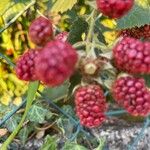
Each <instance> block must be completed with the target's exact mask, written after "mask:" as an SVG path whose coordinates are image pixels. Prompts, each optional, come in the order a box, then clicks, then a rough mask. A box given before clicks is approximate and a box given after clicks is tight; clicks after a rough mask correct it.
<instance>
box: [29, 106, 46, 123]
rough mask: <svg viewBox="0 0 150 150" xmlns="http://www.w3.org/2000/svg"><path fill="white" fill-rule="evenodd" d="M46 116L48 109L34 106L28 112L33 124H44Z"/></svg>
mask: <svg viewBox="0 0 150 150" xmlns="http://www.w3.org/2000/svg"><path fill="white" fill-rule="evenodd" d="M46 114H47V110H46V109H44V108H42V107H40V106H37V105H33V106H32V107H31V110H30V111H29V112H28V116H27V117H28V119H29V120H30V121H32V122H36V123H43V122H44V121H45V117H46Z"/></svg>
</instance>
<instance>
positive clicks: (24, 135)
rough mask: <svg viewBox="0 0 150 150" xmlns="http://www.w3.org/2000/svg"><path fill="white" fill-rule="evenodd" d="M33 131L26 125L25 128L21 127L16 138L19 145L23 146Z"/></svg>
mask: <svg viewBox="0 0 150 150" xmlns="http://www.w3.org/2000/svg"><path fill="white" fill-rule="evenodd" d="M32 131H33V127H32V126H31V125H30V126H29V125H28V126H27V125H26V126H25V127H23V128H22V129H21V130H20V132H19V134H18V136H19V138H20V141H21V143H22V144H23V145H24V144H25V143H26V141H27V139H28V136H29V134H30V133H31V132H32Z"/></svg>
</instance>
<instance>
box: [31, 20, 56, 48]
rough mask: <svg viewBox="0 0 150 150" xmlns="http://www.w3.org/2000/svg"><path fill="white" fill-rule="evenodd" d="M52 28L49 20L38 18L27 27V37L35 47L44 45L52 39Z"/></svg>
mask: <svg viewBox="0 0 150 150" xmlns="http://www.w3.org/2000/svg"><path fill="white" fill-rule="evenodd" d="M52 36H53V27H52V23H51V21H50V20H48V19H46V18H44V17H39V18H37V19H35V20H34V21H33V22H32V23H31V25H30V27H29V37H30V39H31V41H32V42H33V43H35V44H37V45H44V44H45V43H46V42H48V40H49V39H52Z"/></svg>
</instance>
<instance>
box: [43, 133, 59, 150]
mask: <svg viewBox="0 0 150 150" xmlns="http://www.w3.org/2000/svg"><path fill="white" fill-rule="evenodd" d="M40 150H57V143H56V139H55V138H53V137H51V136H49V135H48V136H47V137H46V138H45V142H44V144H43V146H42V147H41V148H40Z"/></svg>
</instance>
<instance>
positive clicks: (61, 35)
mask: <svg viewBox="0 0 150 150" xmlns="http://www.w3.org/2000/svg"><path fill="white" fill-rule="evenodd" d="M68 35H69V34H68V32H61V33H59V34H57V35H56V37H55V39H56V40H60V41H62V42H66V41H67V38H68Z"/></svg>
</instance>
